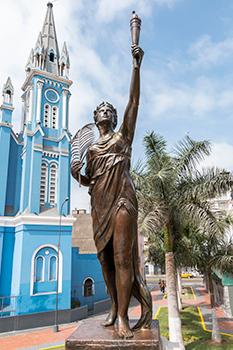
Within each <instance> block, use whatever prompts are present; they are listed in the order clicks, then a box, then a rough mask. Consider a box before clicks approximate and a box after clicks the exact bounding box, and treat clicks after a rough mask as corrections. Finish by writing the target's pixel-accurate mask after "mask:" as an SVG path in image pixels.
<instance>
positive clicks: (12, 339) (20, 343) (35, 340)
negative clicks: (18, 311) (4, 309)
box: [0, 324, 77, 350]
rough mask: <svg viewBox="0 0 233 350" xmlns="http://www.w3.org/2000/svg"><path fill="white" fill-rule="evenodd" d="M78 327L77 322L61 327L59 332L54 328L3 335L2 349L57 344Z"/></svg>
mask: <svg viewBox="0 0 233 350" xmlns="http://www.w3.org/2000/svg"><path fill="white" fill-rule="evenodd" d="M75 328H77V324H69V325H64V326H61V327H60V331H59V332H58V333H54V332H53V330H52V328H43V329H39V330H32V331H30V332H29V331H27V332H23V333H20V334H15V335H12V334H10V335H6V336H1V338H0V349H1V350H20V349H27V348H32V347H37V346H38V349H39V348H42V347H43V344H48V343H51V344H53V343H54V344H56V343H58V342H63V341H65V339H66V338H67V337H68V336H69V335H70V334H71V333H72V332H73V331H74V330H75Z"/></svg>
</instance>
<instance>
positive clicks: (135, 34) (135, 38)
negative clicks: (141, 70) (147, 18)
mask: <svg viewBox="0 0 233 350" xmlns="http://www.w3.org/2000/svg"><path fill="white" fill-rule="evenodd" d="M141 22H142V21H141V19H140V18H139V17H138V15H137V14H136V13H135V11H133V12H132V18H131V20H130V30H131V40H132V47H133V46H134V45H137V46H138V44H139V37H140V29H141ZM137 61H138V60H136V62H134V64H135V65H136V66H138V62H137Z"/></svg>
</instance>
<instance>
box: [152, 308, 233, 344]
mask: <svg viewBox="0 0 233 350" xmlns="http://www.w3.org/2000/svg"><path fill="white" fill-rule="evenodd" d="M158 320H159V325H160V332H161V335H162V336H164V337H166V338H168V314H167V308H166V307H163V308H161V311H160V313H159V316H158ZM181 320H182V333H183V339H184V343H185V348H186V349H187V350H194V349H195V350H220V349H224V350H233V338H232V337H227V336H223V337H222V339H223V342H222V344H221V345H215V344H211V333H210V332H206V331H204V330H203V328H202V326H201V323H200V317H199V315H198V311H197V308H196V307H194V306H189V307H186V308H185V309H184V310H183V311H182V312H181Z"/></svg>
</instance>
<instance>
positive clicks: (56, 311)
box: [53, 197, 69, 332]
mask: <svg viewBox="0 0 233 350" xmlns="http://www.w3.org/2000/svg"><path fill="white" fill-rule="evenodd" d="M68 201H69V197H66V198H65V199H64V201H63V202H62V204H61V209H60V222H59V235H58V244H57V284H56V306H55V323H54V328H53V330H54V332H59V326H58V286H59V262H60V246H61V218H62V210H63V207H64V205H65V203H66V202H68Z"/></svg>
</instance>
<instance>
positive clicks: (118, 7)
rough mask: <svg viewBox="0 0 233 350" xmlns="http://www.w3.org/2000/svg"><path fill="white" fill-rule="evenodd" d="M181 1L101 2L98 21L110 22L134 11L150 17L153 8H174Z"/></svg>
mask: <svg viewBox="0 0 233 350" xmlns="http://www.w3.org/2000/svg"><path fill="white" fill-rule="evenodd" d="M179 1H180V0H137V1H136V0H118V1H109V0H99V1H98V6H97V12H96V15H97V19H98V20H99V21H102V22H110V21H112V20H113V19H114V18H115V17H116V16H118V15H120V14H121V13H122V12H123V11H128V12H129V13H130V12H131V11H133V10H135V11H136V13H138V14H140V16H142V15H144V16H145V15H149V14H150V13H151V9H152V7H153V6H155V7H158V6H166V7H167V8H169V9H171V8H173V7H174V6H175V5H176V4H177V2H179Z"/></svg>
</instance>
